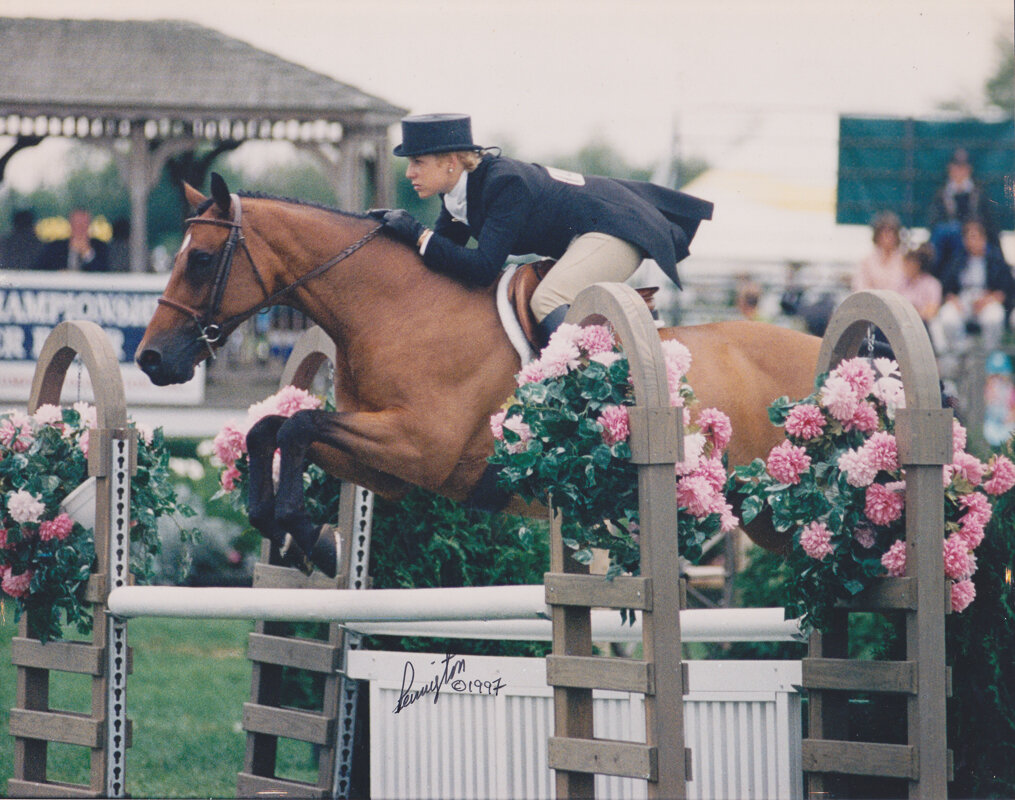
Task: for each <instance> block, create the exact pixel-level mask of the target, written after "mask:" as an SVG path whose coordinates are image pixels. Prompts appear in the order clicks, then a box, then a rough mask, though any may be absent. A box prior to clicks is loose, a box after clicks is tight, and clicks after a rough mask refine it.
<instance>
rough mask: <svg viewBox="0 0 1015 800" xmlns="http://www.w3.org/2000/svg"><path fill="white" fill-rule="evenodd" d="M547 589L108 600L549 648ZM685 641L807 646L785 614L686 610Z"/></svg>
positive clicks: (225, 591) (175, 612)
mask: <svg viewBox="0 0 1015 800" xmlns="http://www.w3.org/2000/svg"><path fill="white" fill-rule="evenodd" d="M545 596H546V592H545V588H544V586H543V585H542V584H537V585H532V586H466V587H460V588H432V589H371V590H370V591H369V592H361V591H357V590H353V589H321V590H317V591H313V592H308V591H306V590H304V589H246V588H232V587H230V588H219V587H179V586H125V587H122V588H118V589H114V590H113V591H112V592H110V595H109V602H108V607H109V611H110V613H111V614H112V615H113V616H114V617H118V618H132V617H181V618H191V619H249V620H279V621H290V622H341V623H345V624H346V625H348V627H349V628H350V629H352V630H354V631H356V632H357V633H367V634H374V635H382V634H383V635H395V636H448V637H451V638H477V639H485V638H490V639H497V638H511V639H518V640H531V641H541V640H545V641H548V640H549V639H550V638H551V636H550V621H549V616H550V608H549V606H547V605H546V602H545ZM680 623H681V628H682V629H683V628H684V627H685V626H686V628H687V630H683V638H684V639H685V640H687V641H699V642H730V641H802V640H803V636H804V635H803V633H802V632H801V630H800V624H799V620H796V619H791V620H787V619H785V618H784V614H783V609H781V608H756V609H751V608H728V609H727V608H717V609H684V610H683V611H681V612H680ZM593 633H594V636H595V637H596V638H597V639H599V640H601V641H635V640H639V641H640V637H641V626H640V623H638V622H636V623H635V625H625V624H624V623H623V622H622V621H621V619H620V614H619V613H618V612H616V611H608V610H603V611H600V612H598V613H596V614H595V615H594V624H593Z"/></svg>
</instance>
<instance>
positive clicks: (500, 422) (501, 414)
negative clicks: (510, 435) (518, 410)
mask: <svg viewBox="0 0 1015 800" xmlns="http://www.w3.org/2000/svg"><path fill="white" fill-rule="evenodd" d="M505 417H507V409H506V408H502V409H501V410H500V411H498V412H497V413H496V414H494V415H493V416H492V417H490V432H491V433H493V438H494V439H496V440H497V441H499V442H502V441H504V418H505Z"/></svg>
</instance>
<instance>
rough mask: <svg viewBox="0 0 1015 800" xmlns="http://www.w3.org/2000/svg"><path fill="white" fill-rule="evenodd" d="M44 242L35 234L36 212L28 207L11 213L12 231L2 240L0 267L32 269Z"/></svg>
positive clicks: (0, 241)
mask: <svg viewBox="0 0 1015 800" xmlns="http://www.w3.org/2000/svg"><path fill="white" fill-rule="evenodd" d="M41 249H42V242H40V241H39V238H38V237H37V236H36V235H35V214H34V213H33V212H32V211H29V210H28V209H22V210H20V211H15V212H14V214H13V215H11V232H10V233H8V234H7V235H6V236H5V237H4V238H3V239H2V240H0V269H31V267H32V264H33V263H34V262H35V259H36V256H38V254H39V250H41Z"/></svg>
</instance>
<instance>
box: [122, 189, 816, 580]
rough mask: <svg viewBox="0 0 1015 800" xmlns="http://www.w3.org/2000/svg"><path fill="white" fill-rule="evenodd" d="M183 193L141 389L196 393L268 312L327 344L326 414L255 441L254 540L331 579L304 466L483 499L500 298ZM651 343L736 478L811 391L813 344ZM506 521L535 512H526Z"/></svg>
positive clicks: (729, 330)
mask: <svg viewBox="0 0 1015 800" xmlns="http://www.w3.org/2000/svg"><path fill="white" fill-rule="evenodd" d="M184 191H185V194H186V197H187V200H188V202H189V203H191V205H192V206H193V207H194V209H195V215H194V216H193V217H191V218H190V219H188V220H187V221H186V228H185V235H184V239H183V243H182V245H181V247H180V249H179V251H178V252H177V253H176V256H175V258H174V265H173V270H172V272H171V274H170V276H169V280H168V282H167V284H166V288H165V290H164V292H163V294H162V296H161V297H160V298H159V303H158V306H157V308H156V310H155V312H154V314H153V316H152V318H151V320H150V322H149V323H148V326H147V328H146V330H145V333H144V336H143V338H142V340H141V342H140V344H139V345H138V348H137V351H136V354H135V360H136V362H137V364H138V366H139V367H140V368H141V370H142V371H143V372H144V373H145V374H146V375H147V376H148V377H149V379H150V380H151V381H152V382H153V383H155V384H156V385H160V386H162V385H168V384H176V383H183V382H185V381H187V380H189V379H190V378H191V377H192V376H193V374H194V369H195V367H196V365H197V364H198V363H200V362H201V361H202V360H204V359H206V358H209V357H212V356H213V355H214V352H215V351H216V350H217V349H218V348H220V347H221V346H222V344H223V343H224V342H225V340H226V338H227V337H228V336H229V334H230V333H231V332H232V331H233V330H235V329H236V328H237V327H238V326H239V325H240V324H241V323H242V322H243V321H244V320H246V319H248V318H249V317H251V316H252V315H253V314H255V313H257V312H258V311H260V310H262V309H265V308H268V307H270V306H273V305H288V306H291V307H293V308H295V309H298V310H299V311H301V312H303V313H304V314H305V315H306V316H307V317H309V318H310V319H311V320H313V321H314V322H315V323H316V324H317V325H319V326H320V327H321V328H322V329H323V330H324V331H325V333H326V334H327V335H328V336H329V337H330V338H331V339H332V340H333V341H334V343H335V350H336V361H335V364H334V376H335V379H334V384H335V407H336V410H335V411H325V410H320V409H318V410H306V411H299V412H297V413H296V414H295V415H293V416H292V417H289V418H282V417H268V418H265V419H264V420H262V421H261V422H260V423H258V424H257V425H255V426H254V427H253V428H252V429H251V431H250V433H249V435H248V440H247V444H248V454H249V459H250V492H249V502H248V514H249V516H250V520H251V524H252V525H253V526H254V527H255V528H257V529H258V530H259V531H260V532H261V533H262V535H264V536H265V537H267V538H268V539H270V540H271V541H272V542H273V543H274V544H276V545H278V546H279V547H280V548H282V547H287V546H290V545H292V544H293V543H295V545H296V549H297V550H298V551H302V554H303V556H304V561H303V566H304V567H307V566H308V565H307V564H306V560H305V559H306V558H307V557H309V559H310V560H311V561H312V562H313V563H315V564H317V566H318V567H319V568H321V569H322V570H323V571H325V572H326V573H328V574H333V572H334V569H335V565H334V564H333V561H332V559H333V555H334V554H333V552H332V551H333V550H334V543H332V542H329V541H328V540H329V536H328V535H326V531H327V530H328V528H329V527H330V526H315V525H314V524H313V523H312V522H311V521H310V519H309V517H308V515H307V513H306V510H305V508H304V502H303V481H302V475H303V469H304V464H305V461H306V460H307V459H309V460H310V461H311V462H313V463H316V464H317V465H319V466H320V467H322V468H323V469H324V470H325V471H326V472H328V473H330V474H332V475H334V476H337V477H338V478H340V479H342V480H346V481H352V482H353V483H355V484H357V485H359V486H362V487H364V488H367V489H370V490H372V491H374V492H376V493H377V494H379V495H381V496H382V497H387V498H393V499H398V498H399V497H401V496H402V495H404V494H405V493H406V492H407V491H408V490H409V488H410V487H412V486H419V487H423V488H424V489H427V490H429V491H431V492H433V493H436V494H439V495H444V496H446V497H449V498H452V499H454V500H458V501H468V500H469V499H470V498H474V497H475V496H476V493H477V492H481V491H482V490H484V484H487V485H486V486H485V489H489V484H490V476H491V472H490V470H489V469H487V468H488V466H489V465H488V463H487V458H488V457H489V456H490V455H491V454H492V452H493V434H492V432H491V429H490V425H489V420H490V416H491V415H492V414H494V413H496V412H497V410H498V409H499V408H500V407H501V406H502V405H503V403H504V402H505V401H506V400H507V398H508V397H509V396H510V395H511V393H512V392H513V390H514V388H515V386H516V382H515V375H516V374H517V373H518V371H519V369H520V367H521V364H520V359H519V356H518V353H517V352H516V350H515V348H514V346H513V345H512V344H511V342H510V341H509V339H508V337H507V335H506V334H505V333H504V330H503V328H502V325H501V323H500V321H499V317H498V312H497V309H496V301H495V288H494V287H490V288H477V287H471V286H467V285H465V284H463V283H461V282H459V281H456V280H454V279H451V278H449V277H447V276H444V275H441V274H439V273H437V272H434V271H432V270H430V269H428V268H427V267H426V266H425V265H424V264H423V261H422V258H421V257H420V256H419V254H418V253H417V252H416V251H415V250H414V249H412V248H410V247H407V246H406V245H404V244H402V243H400V242H398V241H396V240H394V239H393V238H391V237H389V236H388V235H386V234H384V233H383V229H382V228H381V227H380V226H379V224H378V222H377V220H376V219H374V218H372V217H370V216H369V215H364V214H354V213H350V212H344V211H339V210H336V209H332V208H326V207H324V206H320V205H316V204H311V203H306V202H302V201H299V200H292V199H288V198H278V197H271V196H266V195H261V194H255V193H245V194H242V195H241V194H232V193H230V191H229V188H228V186H227V185H226V183H225V181H224V180H223V179H222V178H221V177H220V176H218V175H217V174H215V175H213V176H212V181H211V196H210V197H205V196H204V195H202V194H201V193H200V192H199V191H197V190H196V189H195V188H193V187H191V186H189V185H185V186H184ZM660 336H661V337H663V338H664V339H669V338H673V339H678V340H679V341H681V342H683V343H684V344H685V345H686V346H687V347H688V349H689V350H690V352H691V354H692V359H693V361H692V366H691V369H690V372H689V373H688V376H687V377H688V380H689V381H690V383H691V386H692V387H693V388H694V391H695V394H696V396H697V398H698V400H699V401H700V404H701V407H703V408H704V407H710V406H713V407H716V408H719V409H721V410H722V411H724V412H725V413H726V414H727V415H728V416H729V418H730V421H731V423H732V426H733V438H732V441H731V442H730V444H729V447H728V451H727V452H728V454H729V462H730V465H731V466H732V465H738V464H747V463H750V461H751V460H753V459H754V458H756V457H759V456H760V457H764V456H765V455H766V454H767V452H768V450H769V449H770V448H771V447H773V446H774V445H776V444H778V442H779V441H780V440H781V438H782V434H781V432H780V431H779V430H778V429H776V428H775V427H774V426H773V425H772V424H771V423H770V422H769V419H768V415H767V406H768V404H769V403H770V402H771V401H772V400H774V399H775V398H777V397H780V396H783V395H788V396H790V397H804V396H806V395H808V394H810V392H811V391H812V390H813V384H814V372H815V367H816V364H817V356H818V349H819V346H820V339H818V338H816V337H813V336H810V335H807V334H804V333H801V332H799V331H795V330H792V329H789V328H785V327H781V326H777V325H772V324H767V323H760V322H752V321H747V320H743V321H730V322H716V323H710V324H704V325H696V326H688V327H676V328H667V329H663V330H661V331H660ZM276 447H277V448H278V449H279V450H280V451H281V468H280V473H279V478H278V484H277V488H276V487H275V486H274V485H273V481H272V475H271V461H272V455H273V453H274V451H275V449H276ZM491 469H492V468H491ZM503 510H504V511H505V512H508V513H521V514H526V513H527V514H529V515H531V514H533V513H535V512H534V510H533V509H532V508H531V507H529V506H527V505H526V504H525V503H524V502H522V501H521V500H520V499H519V498H513V499H511V500H510V501H509V502H508V503H507V505H506V506H505V507H504V508H503ZM747 532H748V535H749V536H750V537H751V538H752V539H753V540H754V541H755V542H756V543H757V544H759V545H761V546H762V547H764V548H766V549H768V550H772V551H776V552H780V551H785V549H786V548H787V547H788V544H789V535H788V533H785V532H778V531H775V530H774V529H773V528H772V527H771V526H770V525H767V524H765V522H764V520H761V519H759V520H756V521H755V522H754V523H752V524H751V526H748V528H747ZM332 533H334V531H332Z"/></svg>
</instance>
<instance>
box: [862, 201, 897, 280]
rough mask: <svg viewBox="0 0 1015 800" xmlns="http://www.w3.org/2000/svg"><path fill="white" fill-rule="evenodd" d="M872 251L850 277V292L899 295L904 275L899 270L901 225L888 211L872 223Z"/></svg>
mask: <svg viewBox="0 0 1015 800" xmlns="http://www.w3.org/2000/svg"><path fill="white" fill-rule="evenodd" d="M871 228H872V230H873V240H874V249H873V250H872V251H871V252H870V253H868V254H867V255H866V256H865V257H864V258H863V259H862V260H861V261H860V263H859V265H857V269H856V272H854V273H853V283H852V285H853V291H854V292H858V291H860V290H861V289H891V290H893V291H898V289H899V287H900V286H901V285H902V281H903V276H904V274H905V271H904V269H903V266H902V254H903V248H902V223H901V222H900V221H899V218H898V216H896V215H895V214H893V213H892V212H891V211H883V212H882V213H880V214H878V215H877V216H876V217H875V218H874V222H873V223H871Z"/></svg>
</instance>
